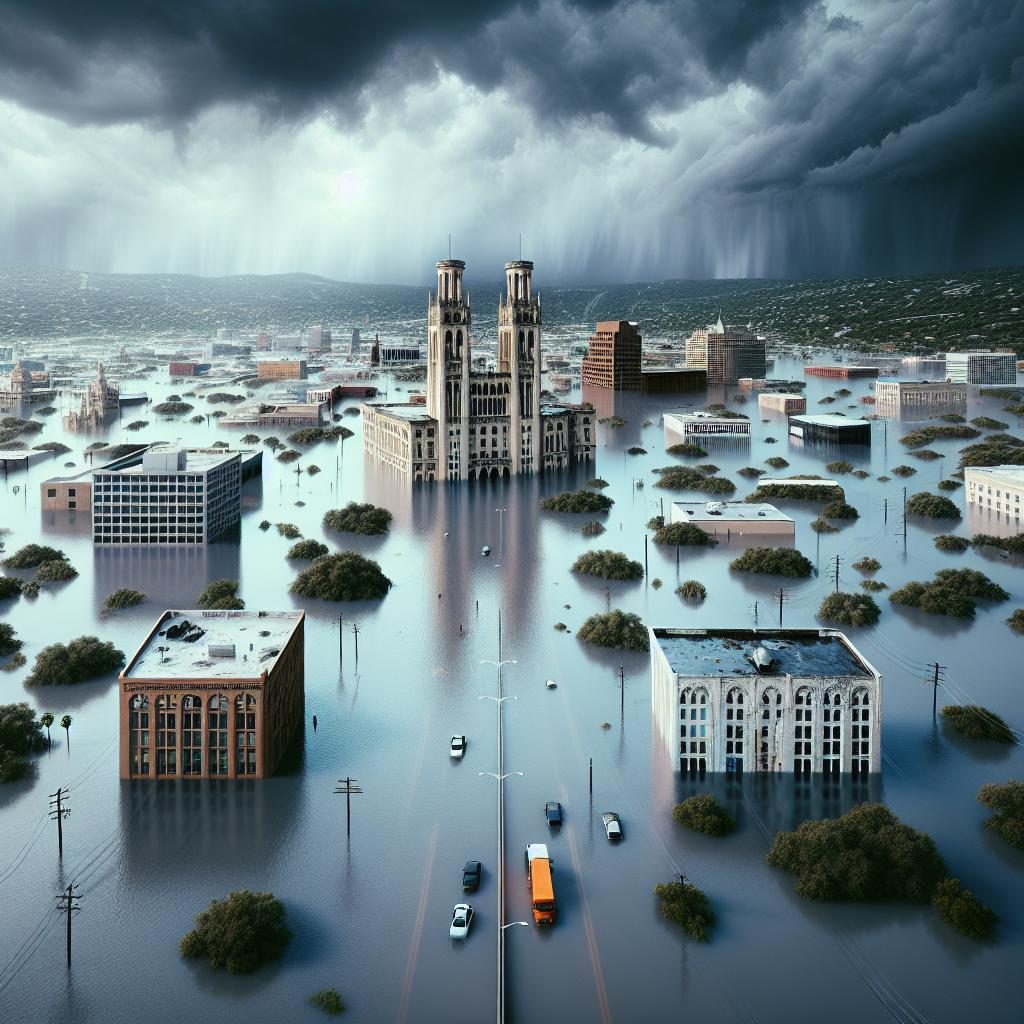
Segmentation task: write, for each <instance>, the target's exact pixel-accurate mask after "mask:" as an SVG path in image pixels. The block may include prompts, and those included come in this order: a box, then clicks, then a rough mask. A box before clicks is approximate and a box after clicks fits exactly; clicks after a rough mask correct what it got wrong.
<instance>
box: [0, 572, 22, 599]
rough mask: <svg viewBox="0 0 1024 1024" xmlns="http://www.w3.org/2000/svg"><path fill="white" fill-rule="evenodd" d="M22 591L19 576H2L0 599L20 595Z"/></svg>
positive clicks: (0, 577)
mask: <svg viewBox="0 0 1024 1024" xmlns="http://www.w3.org/2000/svg"><path fill="white" fill-rule="evenodd" d="M21 591H22V582H21V580H19V579H18V577H17V576H0V601H6V600H9V599H10V598H12V597H18V596H19V595H20V594H21Z"/></svg>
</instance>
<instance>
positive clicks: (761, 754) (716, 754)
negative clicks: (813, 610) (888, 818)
mask: <svg viewBox="0 0 1024 1024" xmlns="http://www.w3.org/2000/svg"><path fill="white" fill-rule="evenodd" d="M650 635H651V693H652V704H653V710H654V717H655V722H656V724H657V727H658V731H659V733H660V734H661V739H662V741H663V743H664V745H665V748H666V750H667V751H668V754H669V756H670V757H671V758H672V760H673V763H675V764H676V765H678V767H679V770H680V771H684V772H692V773H696V774H703V773H704V772H744V771H747V772H793V773H796V774H806V773H810V772H825V773H839V772H850V773H853V774H867V773H870V772H878V771H880V770H881V724H882V718H881V704H880V698H881V691H880V686H879V684H880V680H881V677H880V675H879V674H878V672H877V670H876V669H875V668H874V667H873V666H872V665H871V664H870V663H869V662H868V661H867V659H866V658H864V656H863V655H862V654H861V653H860V652H859V651H858V650H857V649H856V648H855V647H854V646H853V644H852V643H850V641H849V640H848V639H847V637H846V636H845V635H844V634H843V633H840V632H839V631H838V630H835V629H762V630H754V629H750V630H742V629H736V630H725V629H652V630H651V631H650Z"/></svg>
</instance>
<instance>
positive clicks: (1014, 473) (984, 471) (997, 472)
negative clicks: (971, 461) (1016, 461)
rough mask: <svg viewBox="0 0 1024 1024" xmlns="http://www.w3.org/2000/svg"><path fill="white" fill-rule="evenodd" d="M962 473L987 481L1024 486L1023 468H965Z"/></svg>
mask: <svg viewBox="0 0 1024 1024" xmlns="http://www.w3.org/2000/svg"><path fill="white" fill-rule="evenodd" d="M964 472H965V473H970V474H971V475H972V476H981V477H987V478H988V479H989V480H1005V481H1006V482H1007V483H1008V484H1015V485H1016V486H1018V487H1019V486H1021V485H1022V484H1024V466H965V467H964Z"/></svg>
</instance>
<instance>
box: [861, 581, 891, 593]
mask: <svg viewBox="0 0 1024 1024" xmlns="http://www.w3.org/2000/svg"><path fill="white" fill-rule="evenodd" d="M860 587H861V590H867V591H868V592H869V593H872V594H877V593H878V592H879V591H882V590H888V589H889V585H888V584H887V583H883V582H882V581H881V580H861V581H860Z"/></svg>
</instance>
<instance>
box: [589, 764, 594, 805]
mask: <svg viewBox="0 0 1024 1024" xmlns="http://www.w3.org/2000/svg"><path fill="white" fill-rule="evenodd" d="M590 795H591V796H593V795H594V759H593V758H591V759H590Z"/></svg>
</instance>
